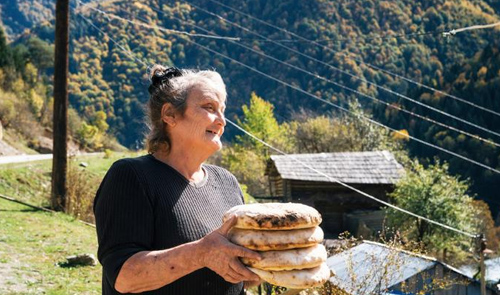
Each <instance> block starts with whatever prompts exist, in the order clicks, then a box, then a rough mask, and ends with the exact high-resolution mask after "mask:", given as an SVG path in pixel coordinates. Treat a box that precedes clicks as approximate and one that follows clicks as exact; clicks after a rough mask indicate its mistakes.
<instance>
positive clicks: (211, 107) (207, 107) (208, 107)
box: [205, 105, 215, 111]
mask: <svg viewBox="0 0 500 295" xmlns="http://www.w3.org/2000/svg"><path fill="white" fill-rule="evenodd" d="M205 108H206V109H207V110H210V111H213V110H215V108H214V107H213V106H211V105H209V106H206V107H205Z"/></svg>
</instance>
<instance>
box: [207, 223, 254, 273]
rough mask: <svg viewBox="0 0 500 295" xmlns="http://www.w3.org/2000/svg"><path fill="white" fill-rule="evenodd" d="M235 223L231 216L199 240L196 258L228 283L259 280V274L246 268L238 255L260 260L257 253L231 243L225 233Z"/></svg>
mask: <svg viewBox="0 0 500 295" xmlns="http://www.w3.org/2000/svg"><path fill="white" fill-rule="evenodd" d="M235 223H236V218H235V217H233V218H231V219H229V220H227V221H226V222H225V223H224V224H223V225H222V226H221V227H220V228H219V229H217V230H215V231H213V232H212V233H210V234H208V235H206V236H205V237H203V238H202V239H201V240H199V249H200V252H199V253H198V255H199V256H198V259H199V261H200V263H201V265H203V266H204V267H208V268H209V269H211V270H213V271H215V272H216V273H217V274H218V275H220V276H221V277H223V278H224V279H225V280H226V281H228V282H230V283H239V282H242V281H256V282H257V281H260V278H259V276H257V275H256V274H254V273H253V272H251V271H250V270H249V269H248V268H246V267H245V266H244V265H243V264H242V263H241V261H240V260H239V257H247V258H252V259H258V260H260V259H261V257H260V255H259V254H258V253H256V252H254V251H251V250H248V249H246V248H244V247H241V246H238V245H235V244H233V243H231V242H230V241H229V240H228V238H227V234H228V232H229V230H230V229H231V227H233V225H234V224H235Z"/></svg>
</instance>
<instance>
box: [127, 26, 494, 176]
mask: <svg viewBox="0 0 500 295" xmlns="http://www.w3.org/2000/svg"><path fill="white" fill-rule="evenodd" d="M123 20H124V21H126V22H129V23H132V24H137V25H139V26H141V25H140V24H141V23H140V22H137V21H132V20H128V19H123ZM142 27H147V26H142ZM185 41H186V42H188V43H191V44H193V45H196V46H198V47H200V48H203V49H205V50H206V51H209V52H211V53H213V54H216V55H219V56H221V57H223V58H225V59H228V60H230V61H232V62H234V63H237V64H239V65H241V66H243V67H245V68H247V69H250V70H251V71H254V72H256V73H258V74H260V75H263V76H264V77H267V78H269V79H271V80H273V81H276V82H278V83H280V84H283V85H285V86H287V87H290V88H292V89H294V90H297V91H299V92H301V93H303V94H305V95H307V96H310V97H312V98H314V99H316V100H319V101H322V102H324V103H326V104H328V105H331V106H333V107H335V108H337V109H340V110H342V111H344V112H347V113H349V114H351V115H354V116H357V117H360V118H363V119H364V120H367V121H369V122H371V123H372V124H375V125H377V126H380V127H383V128H385V129H387V130H390V131H393V132H395V133H397V134H399V135H401V136H403V137H407V138H410V139H413V140H415V141H416V142H419V143H421V144H424V145H427V146H430V147H433V148H435V149H437V150H440V151H442V152H445V153H447V154H450V155H453V156H455V157H458V158H460V159H462V160H465V161H467V162H469V163H472V164H475V165H477V166H480V167H483V168H485V169H487V170H490V171H492V172H495V173H498V174H500V170H497V169H495V168H493V167H490V166H488V165H485V164H483V163H480V162H477V161H475V160H472V159H469V158H467V157H465V156H462V155H460V154H457V153H455V152H452V151H450V150H447V149H445V148H442V147H439V146H437V145H434V144H432V143H428V142H426V141H424V140H421V139H418V138H416V137H414V136H411V135H408V134H404V133H402V132H401V131H399V130H396V129H394V128H392V127H389V126H386V125H384V124H382V123H379V122H377V121H375V120H373V119H371V118H369V117H366V116H364V115H357V114H354V113H353V112H352V111H351V110H348V109H346V108H344V107H342V106H340V105H338V104H335V103H332V102H330V101H328V100H326V99H323V98H321V97H317V96H315V95H314V94H311V93H310V92H308V91H306V90H303V89H302V88H299V87H297V86H294V85H291V84H289V83H287V82H285V81H282V80H280V79H278V78H276V77H274V76H271V75H269V74H266V73H264V72H262V71H259V70H257V69H255V68H253V67H251V66H249V65H247V64H245V63H242V62H240V61H238V60H236V59H234V58H231V57H229V56H227V55H225V54H222V53H220V52H218V51H216V50H213V49H211V48H208V47H206V46H204V45H201V44H199V43H197V42H195V41H192V40H190V39H189V38H186V39H185Z"/></svg>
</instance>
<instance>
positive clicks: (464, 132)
mask: <svg viewBox="0 0 500 295" xmlns="http://www.w3.org/2000/svg"><path fill="white" fill-rule="evenodd" d="M152 9H153V10H155V11H156V12H159V13H164V12H162V11H161V10H157V9H155V8H152ZM168 17H170V18H173V19H177V20H179V21H181V22H184V23H187V24H188V25H191V26H193V27H195V28H196V29H198V30H202V31H203V32H205V33H211V34H215V33H214V32H211V31H208V30H206V29H204V28H202V27H200V26H197V25H196V24H193V23H190V22H187V21H185V20H182V19H180V18H178V17H176V16H173V15H171V16H168ZM143 21H144V20H143ZM229 42H231V43H233V44H236V45H238V46H240V47H243V48H245V49H247V50H249V51H252V52H254V53H256V54H259V55H261V56H263V57H265V58H268V59H271V60H273V61H275V62H278V63H280V64H283V65H286V66H288V67H291V68H293V69H295V70H298V71H301V72H303V73H305V74H307V75H309V76H312V77H314V78H317V79H320V80H322V81H325V82H327V83H330V84H333V85H335V86H337V87H339V88H341V89H344V90H347V91H350V92H353V93H356V94H358V95H360V96H363V97H365V98H369V99H371V100H374V101H376V102H378V103H381V104H384V105H385V106H387V107H389V108H392V109H396V110H398V111H401V112H404V113H407V114H409V115H411V116H414V117H417V118H419V119H421V120H425V121H427V122H430V123H432V124H436V125H439V126H441V127H444V128H446V129H449V130H452V131H455V132H458V133H460V134H463V135H466V136H469V137H471V138H474V139H477V140H479V141H482V142H485V143H488V144H491V145H494V146H496V147H500V144H498V143H496V142H494V141H492V140H489V139H485V138H483V137H481V136H479V135H476V134H472V133H469V132H466V131H463V130H461V129H459V128H456V127H453V126H449V125H446V124H444V123H441V122H439V121H437V120H434V119H431V118H428V117H426V116H422V115H420V114H417V113H415V112H412V111H409V110H406V109H404V108H402V107H399V106H397V105H395V104H391V103H388V102H386V101H383V100H381V99H378V98H376V97H374V96H371V95H368V94H365V93H362V92H360V91H359V90H356V89H353V88H350V87H348V86H345V85H343V84H340V83H338V82H335V81H333V80H331V79H328V78H326V77H324V76H320V75H319V74H317V73H312V72H310V71H307V70H305V69H303V68H300V67H298V66H295V65H292V64H290V63H288V62H285V61H282V60H280V59H277V58H275V57H273V56H270V55H267V54H265V53H263V52H261V51H258V50H255V49H254V48H252V47H249V46H246V45H244V44H241V43H239V42H234V41H229Z"/></svg>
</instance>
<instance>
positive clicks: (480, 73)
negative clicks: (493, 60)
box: [477, 66, 488, 78]
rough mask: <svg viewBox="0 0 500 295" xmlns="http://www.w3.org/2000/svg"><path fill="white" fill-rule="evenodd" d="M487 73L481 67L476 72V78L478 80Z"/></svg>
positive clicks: (486, 70) (485, 69)
mask: <svg viewBox="0 0 500 295" xmlns="http://www.w3.org/2000/svg"><path fill="white" fill-rule="evenodd" d="M487 73H488V68H487V67H485V66H482V67H481V68H480V69H479V71H477V77H478V78H484V76H486V74H487Z"/></svg>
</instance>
